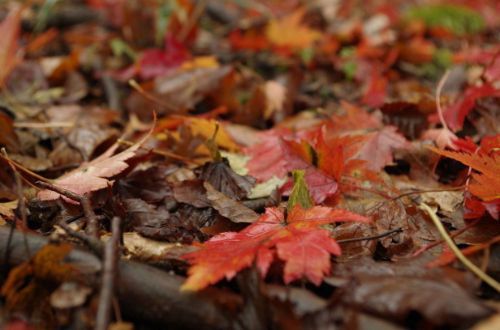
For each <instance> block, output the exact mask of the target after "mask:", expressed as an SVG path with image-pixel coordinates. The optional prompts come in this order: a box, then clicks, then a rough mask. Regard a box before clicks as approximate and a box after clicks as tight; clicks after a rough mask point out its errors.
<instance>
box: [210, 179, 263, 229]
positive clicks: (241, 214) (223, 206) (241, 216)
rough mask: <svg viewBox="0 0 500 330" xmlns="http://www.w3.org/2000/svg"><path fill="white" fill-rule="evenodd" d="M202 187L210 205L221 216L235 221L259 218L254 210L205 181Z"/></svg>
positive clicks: (249, 221)
mask: <svg viewBox="0 0 500 330" xmlns="http://www.w3.org/2000/svg"><path fill="white" fill-rule="evenodd" d="M203 187H205V189H206V191H207V199H208V200H209V201H210V203H211V205H212V207H213V208H214V209H216V210H217V211H218V212H219V214H220V215H222V216H223V217H226V218H228V219H229V220H231V221H233V222H236V223H253V222H255V221H256V220H257V219H258V218H259V215H258V214H257V213H256V212H255V211H254V210H252V209H250V208H248V207H246V206H245V205H244V204H242V203H240V202H238V201H236V200H234V199H232V198H229V197H228V196H226V195H225V194H223V193H221V192H219V191H217V190H215V189H214V187H212V185H211V184H210V183H208V182H205V183H204V184H203Z"/></svg>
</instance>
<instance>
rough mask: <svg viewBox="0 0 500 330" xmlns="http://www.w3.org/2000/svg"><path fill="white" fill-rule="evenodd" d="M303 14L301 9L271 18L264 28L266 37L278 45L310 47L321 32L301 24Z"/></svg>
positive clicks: (297, 47) (295, 47)
mask: <svg viewBox="0 0 500 330" xmlns="http://www.w3.org/2000/svg"><path fill="white" fill-rule="evenodd" d="M303 16H304V11H303V10H296V11H294V12H293V13H291V14H290V15H288V16H285V17H283V18H281V19H279V20H272V21H271V22H270V23H269V25H268V26H267V29H266V37H267V39H268V40H269V41H270V42H271V43H272V44H273V45H275V46H278V47H285V48H286V47H289V48H292V49H301V48H307V47H310V46H311V45H312V43H313V42H315V41H316V40H318V39H319V38H320V37H321V34H320V33H319V32H318V31H314V30H312V29H310V28H308V27H307V26H305V25H302V24H301V21H302V17H303Z"/></svg>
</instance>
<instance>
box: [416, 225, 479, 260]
mask: <svg viewBox="0 0 500 330" xmlns="http://www.w3.org/2000/svg"><path fill="white" fill-rule="evenodd" d="M478 223H479V219H478V220H476V221H473V222H471V223H469V224H468V225H467V226H465V227H463V228H461V229H459V230H457V231H455V232H454V233H453V234H451V235H450V237H451V238H455V237H457V236H459V235H460V234H462V233H463V232H465V231H466V230H468V229H469V228H472V227H474V226H475V225H477V224H478ZM442 243H444V240H443V239H440V240H439V241H436V242H433V243H430V244H427V245H425V246H423V247H421V248H420V249H418V250H417V251H415V252H414V253H413V254H412V257H417V256H419V255H421V254H422V253H423V252H425V251H427V250H429V249H432V248H433V247H435V246H438V245H440V244H442Z"/></svg>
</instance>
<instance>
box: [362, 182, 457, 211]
mask: <svg viewBox="0 0 500 330" xmlns="http://www.w3.org/2000/svg"><path fill="white" fill-rule="evenodd" d="M464 188H465V186H458V187H451V188H445V189H429V190H415V191H408V192H405V193H402V194H399V195H397V196H395V197H391V198H389V199H387V200H384V201H382V202H381V203H379V204H380V205H379V204H377V205H375V206H372V207H370V208H369V209H368V210H367V211H373V210H376V209H378V208H380V207H382V205H384V203H387V202H395V201H397V200H398V199H401V198H403V197H406V196H411V195H418V194H426V193H433V192H446V191H456V190H462V189H464Z"/></svg>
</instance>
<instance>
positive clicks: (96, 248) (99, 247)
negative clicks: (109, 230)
mask: <svg viewBox="0 0 500 330" xmlns="http://www.w3.org/2000/svg"><path fill="white" fill-rule="evenodd" d="M57 225H58V226H59V227H61V228H62V229H64V231H65V232H66V233H67V234H68V235H69V236H71V237H74V238H76V239H78V240H80V241H82V242H83V243H84V244H85V245H87V246H88V248H89V249H90V250H92V252H93V253H94V254H95V255H96V256H98V257H102V254H103V244H102V242H101V241H100V240H98V239H97V238H95V237H92V236H89V235H86V234H85V233H81V232H78V231H76V230H73V229H71V227H70V226H68V224H66V222H64V221H60V222H59V223H58V224H57Z"/></svg>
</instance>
